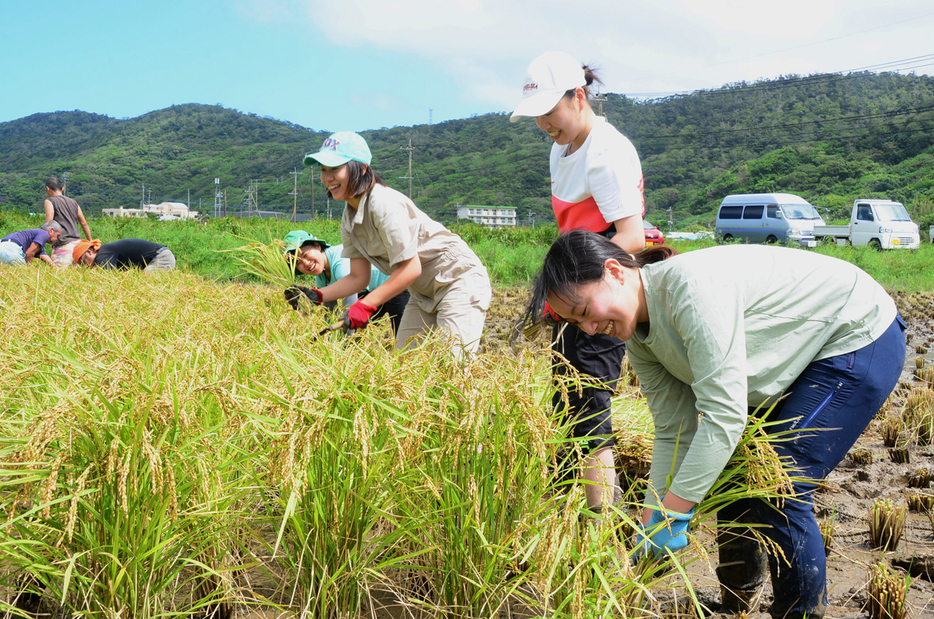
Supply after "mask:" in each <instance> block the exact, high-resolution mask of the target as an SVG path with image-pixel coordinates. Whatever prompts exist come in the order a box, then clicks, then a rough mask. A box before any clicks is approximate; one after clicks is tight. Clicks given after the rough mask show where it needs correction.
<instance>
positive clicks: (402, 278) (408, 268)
mask: <svg viewBox="0 0 934 619" xmlns="http://www.w3.org/2000/svg"><path fill="white" fill-rule="evenodd" d="M421 274H422V262H421V260H420V259H419V257H418V256H417V255H416V256H413V257H411V258H409V259H408V260H403V261H402V262H399V263H398V264H397V265H396V268H395V269H394V270H393V271H392V273H390V274H389V279H387V280H386V281H385V282H383V283H382V284H380V285H379V286H377V287H376V289H375V290H371V291H370V292H369V294H367V295H366V298H365V301H366V303H367V305H370V306H373V307H379V306H380V305H382V304H383V303H385V302H386V301H388V300H390V299H392V298H394V297H396V296H398V295H399V294H401V293H402V291H403V290H406V289H407V288H408V287H409V286H411V285H412V283H413V282H414V281H415V280H416V279H418V277H419V276H420V275H421ZM359 302H361V301H358V303H359Z"/></svg>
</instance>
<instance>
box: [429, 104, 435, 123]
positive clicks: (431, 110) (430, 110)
mask: <svg viewBox="0 0 934 619" xmlns="http://www.w3.org/2000/svg"><path fill="white" fill-rule="evenodd" d="M432 112H434V110H433V109H431V108H428V124H429V125H430V124H432V122H431V113H432Z"/></svg>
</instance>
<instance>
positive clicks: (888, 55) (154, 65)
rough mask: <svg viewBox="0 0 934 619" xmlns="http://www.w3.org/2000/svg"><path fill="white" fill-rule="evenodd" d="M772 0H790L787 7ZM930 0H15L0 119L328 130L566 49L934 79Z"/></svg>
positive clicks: (761, 72) (729, 70) (731, 70)
mask: <svg viewBox="0 0 934 619" xmlns="http://www.w3.org/2000/svg"><path fill="white" fill-rule="evenodd" d="M769 7H781V9H780V10H776V9H774V8H769ZM932 32H934V4H931V2H930V0H888V1H881V0H874V1H870V0H840V1H836V0H784V1H783V2H781V3H766V2H749V1H748V0H701V1H698V0H652V2H645V1H644V0H642V1H639V2H635V1H630V0H590V1H589V2H573V1H570V0H560V1H557V0H336V1H335V0H186V1H179V0H161V1H160V2H152V1H149V0H142V1H133V0H121V1H120V2H117V1H114V0H85V1H83V2H76V1H70V0H69V1H66V0H50V1H46V2H39V3H27V2H21V1H18V0H0V88H2V90H0V92H2V96H0V122H5V121H9V120H13V119H16V118H21V117H24V116H28V115H30V114H34V113H37V112H53V111H57V110H75V109H77V110H83V111H87V112H94V113H98V114H106V115H107V116H112V117H115V118H124V117H134V116H138V115H140V114H145V113H146V112H149V111H152V110H156V109H161V108H164V107H167V106H170V105H173V104H180V103H205V104H220V105H223V106H224V107H228V108H233V109H237V110H240V111H242V112H250V113H255V114H258V115H260V116H270V117H273V118H276V119H279V120H286V121H289V122H293V123H296V124H299V125H303V126H305V127H309V128H311V129H315V130H322V131H328V130H329V131H340V130H347V129H350V130H356V131H362V130H367V129H378V128H380V127H394V126H409V125H416V124H425V123H428V122H429V120H432V121H434V122H441V121H444V120H449V119H453V118H466V117H469V116H470V115H472V114H485V113H488V112H505V111H511V110H512V107H513V106H514V104H515V103H516V102H517V101H518V99H519V98H520V97H521V84H522V78H523V75H524V73H525V68H526V66H527V65H528V63H529V62H530V61H531V60H532V58H534V57H535V56H537V55H538V54H539V53H541V52H543V51H548V50H551V49H558V50H563V51H567V52H569V53H571V54H572V55H574V56H575V57H577V58H579V59H580V60H581V61H583V62H588V63H592V64H594V65H596V66H598V67H600V68H601V75H602V77H603V79H604V83H605V86H604V88H603V89H604V91H606V92H615V93H624V94H628V95H630V96H636V97H657V96H664V95H666V94H671V93H675V92H690V91H693V90H696V89H700V88H716V87H719V86H722V85H723V84H726V83H732V82H738V81H742V80H746V81H754V80H756V79H760V78H774V77H777V76H779V75H788V74H799V75H808V74H811V73H817V72H834V71H850V70H857V69H870V70H876V69H878V70H883V69H884V70H892V71H896V70H897V71H899V72H902V73H907V72H908V71H911V70H914V72H915V73H918V74H922V73H923V74H929V75H930V74H931V71H932V67H934V43H932V42H931V40H932V39H931V36H930V33H932Z"/></svg>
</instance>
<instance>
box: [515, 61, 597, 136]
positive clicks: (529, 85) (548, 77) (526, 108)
mask: <svg viewBox="0 0 934 619" xmlns="http://www.w3.org/2000/svg"><path fill="white" fill-rule="evenodd" d="M586 85H587V78H586V77H585V76H584V69H583V67H582V66H581V63H579V62H578V61H577V60H575V59H574V57H573V56H571V55H569V54H566V53H564V52H545V53H544V54H542V55H541V56H539V57H538V58H536V59H535V60H533V61H532V64H530V65H529V68H528V69H526V71H525V83H524V84H523V86H522V101H520V102H519V105H517V106H516V111H515V112H513V113H512V116H510V117H509V120H510V122H516V121H517V120H519V118H520V117H521V116H541V115H542V114H547V113H548V112H550V111H551V110H552V109H554V107H555V106H556V105H558V101H560V100H561V97H563V96H564V93H566V92H567V91H569V90H571V89H573V88H579V87H581V86H586Z"/></svg>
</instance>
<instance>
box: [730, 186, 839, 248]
mask: <svg viewBox="0 0 934 619" xmlns="http://www.w3.org/2000/svg"><path fill="white" fill-rule="evenodd" d="M815 225H820V226H822V225H824V220H823V219H822V218H821V216H820V215H819V214H818V213H817V210H815V208H814V207H813V206H811V205H810V204H809V203H808V201H807V200H805V199H804V198H802V197H800V196H796V195H794V194H792V193H741V194H734V195H730V196H727V197H725V198H723V202H721V203H720V209H719V210H718V211H717V224H716V233H717V237H718V238H721V239H723V240H724V241H732V240H733V239H737V240H742V241H746V242H749V243H780V242H783V241H786V240H789V241H792V242H793V243H798V244H800V245H803V246H805V247H816V246H817V241H816V240H815V239H814V226H815Z"/></svg>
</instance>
